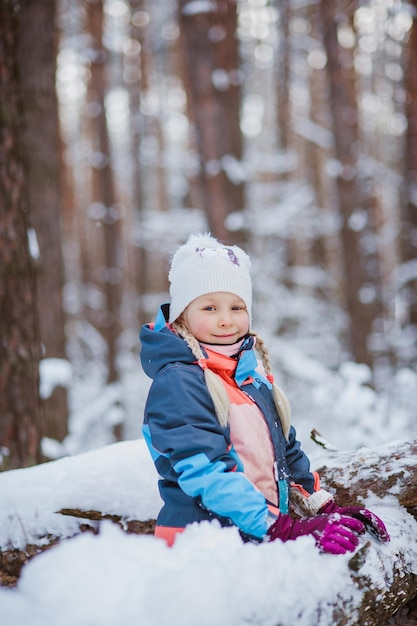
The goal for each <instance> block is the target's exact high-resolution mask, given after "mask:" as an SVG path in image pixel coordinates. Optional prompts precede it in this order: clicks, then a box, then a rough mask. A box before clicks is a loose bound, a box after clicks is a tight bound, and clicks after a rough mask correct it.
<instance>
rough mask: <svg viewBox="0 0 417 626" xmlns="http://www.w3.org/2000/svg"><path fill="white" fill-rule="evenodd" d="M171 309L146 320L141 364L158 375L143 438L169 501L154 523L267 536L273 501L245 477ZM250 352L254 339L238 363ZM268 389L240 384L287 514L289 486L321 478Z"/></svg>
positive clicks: (259, 382) (311, 484)
mask: <svg viewBox="0 0 417 626" xmlns="http://www.w3.org/2000/svg"><path fill="white" fill-rule="evenodd" d="M168 310H169V305H163V306H162V307H161V310H160V312H159V314H158V317H157V320H156V322H155V325H149V324H146V325H144V326H143V327H142V329H141V333H140V340H141V362H142V366H143V369H144V371H145V373H146V374H147V375H148V376H149V377H150V378H152V379H153V382H152V385H151V388H150V391H149V395H148V399H147V402H146V406H145V415H144V423H143V435H144V438H145V440H146V442H147V445H148V447H149V450H150V453H151V455H152V458H153V461H154V463H155V466H156V469H157V471H158V473H159V475H160V477H161V479H160V481H159V490H160V494H161V497H162V500H163V502H164V505H163V507H162V509H161V511H160V513H159V516H158V520H157V524H158V525H159V526H164V527H173V528H184V527H185V526H186V525H187V524H190V523H192V522H200V521H202V520H212V519H218V520H219V521H220V523H221V524H222V525H224V526H227V525H236V526H237V527H238V528H239V529H240V531H241V533H242V535H243V536H248V537H254V538H258V539H262V538H263V537H264V536H265V534H266V531H267V527H268V522H269V520H268V515H269V509H268V502H267V501H266V499H265V497H264V496H263V494H262V493H261V492H260V491H259V490H258V489H256V487H255V486H254V485H253V484H252V483H251V482H250V481H249V480H248V478H247V477H246V476H245V474H244V467H243V464H242V462H241V460H240V459H239V457H238V455H237V453H236V450H235V449H234V447H233V442H232V441H231V437H230V428H229V427H226V428H223V427H221V426H220V424H219V422H218V420H217V417H216V415H215V411H214V405H213V401H212V399H211V397H210V395H209V393H208V390H207V387H206V384H205V382H204V374H203V370H202V369H201V367H200V366H199V365H198V364H197V362H196V358H195V356H194V355H193V353H192V351H191V350H190V348H189V347H188V346H187V344H186V342H185V341H184V340H183V339H182V338H181V337H179V336H178V335H176V334H175V333H174V332H173V331H172V330H171V329H170V327H169V325H168V324H167V323H166V320H167V319H168ZM203 351H204V350H203ZM246 352H247V355H246V356H248V355H249V354H250V352H254V348H253V337H248V338H247V339H246V340H245V342H244V343H243V345H242V348H241V351H240V354H239V357H238V358H237V359H236V366H237V368H239V362H240V361H241V360H242V362H243V359H242V357H243V355H245V353H246ZM233 360H234V359H231V361H233ZM246 361H247V359H246ZM209 366H210V363H209ZM252 373H253V372H252ZM249 380H251V379H250V378H249ZM269 387H270V385H269V383H268V381H267V380H266V379H263V378H262V377H257V379H256V380H253V382H251V383H249V384H248V383H247V384H242V386H241V389H243V390H244V391H245V393H246V394H248V396H249V397H250V398H251V399H252V400H254V401H255V403H256V404H257V405H258V407H259V408H260V409H261V411H262V413H263V415H264V418H265V420H266V421H267V424H268V427H269V430H270V434H271V439H272V442H273V447H274V451H275V458H276V468H277V472H276V473H277V476H276V478H277V486H278V493H279V498H280V501H279V509H280V511H281V512H287V511H288V493H289V484H290V483H293V482H294V483H297V484H298V485H301V487H302V488H303V489H304V490H305V491H306V492H307V494H311V493H313V492H314V490H315V482H316V480H317V479H316V477H315V475H313V473H311V472H310V463H309V460H308V458H307V456H306V455H305V454H304V452H302V450H301V448H300V443H299V442H298V441H297V439H296V432H295V430H294V428H293V427H291V430H290V434H289V438H288V441H286V440H285V437H284V434H283V431H282V428H281V422H280V419H279V416H278V414H277V411H276V408H275V404H274V402H273V398H272V393H271V389H270V388H269Z"/></svg>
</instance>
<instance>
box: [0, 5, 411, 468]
mask: <svg viewBox="0 0 417 626" xmlns="http://www.w3.org/2000/svg"><path fill="white" fill-rule="evenodd" d="M416 14H417V3H416V1H415V0H413V1H410V2H404V1H400V0H369V1H365V0H363V1H360V0H357V1H355V2H352V1H347V0H337V1H335V2H325V1H323V2H320V1H318V0H317V1H308V0H283V1H280V2H278V1H274V0H238V1H237V2H235V1H234V0H213V1H212V0H192V1H189V0H178V1H177V2H175V1H174V0H164V2H160V1H159V2H155V1H151V0H57V1H56V2H53V1H50V2H43V1H42V0H30V1H28V2H24V3H20V4H19V3H18V2H16V1H14V0H6V1H4V2H2V3H1V8H0V41H1V44H0V89H1V97H2V105H3V112H4V113H3V114H2V115H1V116H0V157H1V158H0V200H1V207H0V229H1V233H2V235H1V241H0V276H1V280H0V311H1V313H0V333H1V338H2V341H1V343H0V416H1V417H0V446H1V456H0V467H1V469H3V470H8V469H11V468H16V467H24V466H27V465H31V464H33V463H39V462H40V461H42V460H48V459H56V458H58V457H60V456H65V455H74V454H78V453H80V452H83V451H86V450H92V449H94V448H98V447H101V446H104V445H107V444H109V443H112V442H114V441H118V440H126V439H136V438H138V437H140V427H141V420H142V412H143V406H144V402H145V399H146V392H147V389H148V386H149V383H150V381H148V380H147V379H146V377H145V376H144V374H143V372H142V371H141V367H140V362H139V350H140V345H139V339H138V334H139V329H140V325H141V324H142V323H144V322H148V321H152V319H153V318H154V316H155V313H156V311H157V308H158V306H159V304H160V303H162V302H164V301H166V300H167V299H168V284H167V269H168V265H169V260H170V257H171V255H172V254H173V252H174V251H175V249H176V247H177V245H179V244H181V243H182V242H183V241H184V240H185V239H186V238H187V236H188V234H189V233H191V232H195V231H199V230H210V231H211V232H212V233H213V234H214V235H215V236H217V237H219V238H220V239H222V240H223V241H226V242H230V243H238V244H239V245H242V246H243V247H245V249H246V250H247V251H248V253H249V254H250V255H251V258H252V264H253V284H254V299H255V304H254V328H255V329H256V330H257V331H258V332H259V333H260V334H261V335H262V336H263V337H264V338H265V339H266V341H267V345H268V346H269V349H270V351H271V355H272V357H273V362H274V369H275V376H276V378H277V380H279V381H280V384H281V385H282V386H283V387H284V389H285V390H286V392H287V395H288V396H289V398H290V401H291V404H292V407H293V419H294V423H295V426H296V428H297V431H298V434H299V438H300V439H301V440H302V441H303V444H304V448H305V449H306V451H307V452H308V453H309V454H310V456H312V458H313V460H314V454H315V446H314V444H312V443H311V442H310V439H309V436H310V431H311V429H312V428H316V429H317V430H319V431H320V432H321V434H322V435H323V436H324V437H326V438H327V439H329V440H330V441H331V442H332V443H333V445H335V446H336V447H337V448H339V449H356V448H358V447H360V446H363V445H367V446H369V445H378V444H380V443H386V442H389V441H392V440H393V439H408V438H414V437H415V432H416V427H415V406H416V400H417V370H416V366H417V343H416V342H417V325H416V324H417V297H416V280H417V254H416V249H417V248H416V246H417V236H416V232H417V231H416V225H417V214H416V205H417V200H416V198H417V191H416V190H417V187H416V185H417V143H416V142H417V64H416V58H417V24H416Z"/></svg>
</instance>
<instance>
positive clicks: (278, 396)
mask: <svg viewBox="0 0 417 626" xmlns="http://www.w3.org/2000/svg"><path fill="white" fill-rule="evenodd" d="M250 334H251V335H252V336H253V337H256V342H255V348H256V350H257V351H258V352H259V354H260V356H261V359H262V364H263V366H264V369H265V374H266V376H267V378H268V380H269V381H270V383H271V384H272V395H273V397H274V403H275V406H276V409H277V411H278V415H279V418H280V420H281V425H282V430H283V432H284V436H285V439H287V440H288V435H289V432H290V426H291V405H290V402H289V400H288V398H287V396H286V395H285V393H284V392H283V391H282V389H281V388H280V387H278V385H277V384H276V383H275V382H274V377H273V374H272V365H271V359H270V357H269V352H268V350H267V347H266V345H265V342H264V340H263V339H262V338H261V337H260V336H259V335H257V334H256V333H255V332H252V331H251V332H250Z"/></svg>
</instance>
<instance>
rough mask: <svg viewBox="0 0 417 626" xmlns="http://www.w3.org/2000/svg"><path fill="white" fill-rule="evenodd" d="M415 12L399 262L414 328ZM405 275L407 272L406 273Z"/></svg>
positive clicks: (407, 60)
mask: <svg viewBox="0 0 417 626" xmlns="http://www.w3.org/2000/svg"><path fill="white" fill-rule="evenodd" d="M409 4H410V5H411V7H413V9H414V13H413V17H414V19H413V25H412V28H411V30H410V34H409V38H408V42H407V45H406V47H405V52H404V89H405V94H406V101H405V112H406V116H407V130H406V136H405V173H404V190H403V202H404V209H403V227H402V250H401V252H402V260H403V262H404V263H405V268H407V265H408V266H409V268H410V269H411V270H412V271H411V272H410V279H407V278H405V280H404V289H403V294H404V297H405V304H406V308H407V313H408V320H407V321H408V322H409V323H411V324H414V325H417V279H416V270H415V269H414V267H413V266H414V265H415V264H416V262H417V236H416V233H417V193H416V189H417V63H416V58H417V18H416V12H417V0H412V2H410V3H409ZM405 274H408V272H405Z"/></svg>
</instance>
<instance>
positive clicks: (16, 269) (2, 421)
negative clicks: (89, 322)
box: [0, 0, 42, 468]
mask: <svg viewBox="0 0 417 626" xmlns="http://www.w3.org/2000/svg"><path fill="white" fill-rule="evenodd" d="M16 7H17V5H16V3H15V2H13V0H4V1H3V2H1V3H0V102H1V107H0V234H1V237H0V337H1V340H0V446H1V448H2V454H4V457H5V458H3V459H2V457H1V456H0V467H1V465H2V464H3V465H6V466H7V467H12V468H15V467H23V466H28V465H32V464H33V463H36V462H39V461H40V440H41V433H42V420H41V407H40V397H39V361H40V335H39V325H38V316H37V309H36V275H35V266H34V262H33V259H32V257H31V255H30V251H29V242H28V204H27V186H26V180H25V178H24V176H23V166H22V154H21V152H20V145H21V137H22V120H23V111H22V108H21V107H22V99H21V91H20V84H19V78H18V68H17V61H16V59H17V51H18V50H17V46H18V31H17V28H18V24H17V12H16ZM2 461H3V462H2Z"/></svg>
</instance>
